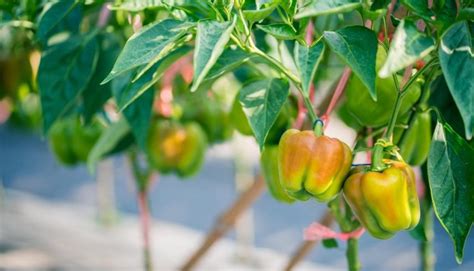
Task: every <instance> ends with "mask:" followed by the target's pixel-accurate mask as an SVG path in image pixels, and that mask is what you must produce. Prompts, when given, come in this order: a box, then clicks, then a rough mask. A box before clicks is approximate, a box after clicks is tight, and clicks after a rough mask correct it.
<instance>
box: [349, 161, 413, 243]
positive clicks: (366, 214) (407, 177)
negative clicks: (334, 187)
mask: <svg viewBox="0 0 474 271" xmlns="http://www.w3.org/2000/svg"><path fill="white" fill-rule="evenodd" d="M385 164H386V165H388V166H389V167H388V168H386V169H385V170H383V171H381V172H376V171H370V168H368V167H356V168H355V169H354V170H353V171H352V174H351V175H350V176H349V178H348V179H347V180H346V182H345V183H344V188H343V194H344V198H345V199H346V201H347V203H348V204H349V205H350V206H351V209H352V210H353V211H354V213H355V215H356V216H357V218H358V219H359V221H360V222H361V223H362V225H363V226H364V227H365V228H366V229H367V230H368V232H369V233H370V234H371V235H372V236H374V237H376V238H379V239H388V238H390V237H392V236H393V235H394V234H395V233H396V232H397V231H401V230H408V229H412V228H414V227H415V226H416V225H417V224H418V222H419V220H420V204H419V201H418V197H417V193H416V184H415V174H414V173H413V170H412V169H411V167H410V166H408V165H407V164H405V163H403V162H398V161H393V160H387V161H385Z"/></svg>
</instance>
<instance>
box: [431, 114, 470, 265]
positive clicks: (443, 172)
mask: <svg viewBox="0 0 474 271" xmlns="http://www.w3.org/2000/svg"><path fill="white" fill-rule="evenodd" d="M428 177H429V183H430V189H431V196H432V199H433V207H434V210H435V213H436V216H437V217H438V219H439V221H440V222H441V225H442V226H443V228H444V229H445V230H446V231H447V232H448V234H449V235H450V236H451V238H452V240H453V242H454V246H455V252H456V260H457V261H458V263H461V262H462V259H463V250H464V243H465V241H466V238H467V236H468V234H469V230H470V229H471V226H472V224H473V222H474V209H473V208H472V206H474V196H473V195H474V149H473V148H472V147H471V146H470V145H469V144H468V143H467V142H466V141H465V140H464V139H463V138H462V137H460V136H459V135H458V134H456V132H455V131H454V130H453V129H452V128H451V127H450V126H449V125H448V124H446V123H444V124H443V123H440V122H438V124H437V125H436V129H435V132H434V134H433V142H432V144H431V149H430V154H429V158H428Z"/></svg>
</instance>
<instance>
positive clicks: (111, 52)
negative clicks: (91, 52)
mask: <svg viewBox="0 0 474 271" xmlns="http://www.w3.org/2000/svg"><path fill="white" fill-rule="evenodd" d="M98 38H99V44H100V50H99V59H98V61H97V68H96V69H95V72H94V74H93V75H92V78H91V80H90V82H89V84H88V85H87V87H86V89H85V90H84V92H83V93H82V98H83V103H84V118H85V120H86V123H88V122H89V121H90V120H91V119H92V117H93V115H94V114H95V113H97V112H98V111H100V110H101V109H102V106H103V105H104V103H105V102H106V101H107V100H108V99H109V98H110V97H111V96H112V91H111V85H110V84H105V85H101V84H100V82H101V81H102V79H104V77H105V76H107V74H108V72H109V71H110V69H112V66H113V65H114V63H115V60H116V59H117V56H118V55H119V53H120V50H121V48H122V47H121V46H120V42H119V40H118V38H117V37H116V36H115V35H114V34H112V33H104V34H102V35H99V36H98Z"/></svg>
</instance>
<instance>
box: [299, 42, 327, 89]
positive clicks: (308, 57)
mask: <svg viewBox="0 0 474 271" xmlns="http://www.w3.org/2000/svg"><path fill="white" fill-rule="evenodd" d="M294 50H295V52H294V55H295V62H296V67H297V68H298V72H299V75H300V78H301V84H302V87H303V93H304V95H305V96H306V97H309V87H310V86H311V82H313V78H314V75H315V74H316V69H317V68H318V65H319V62H321V59H322V58H323V53H324V43H323V42H322V41H321V40H319V41H317V42H316V43H314V44H313V45H311V46H310V47H308V46H306V45H301V44H300V43H296V45H295V49H294Z"/></svg>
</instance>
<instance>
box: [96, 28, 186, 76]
mask: <svg viewBox="0 0 474 271" xmlns="http://www.w3.org/2000/svg"><path fill="white" fill-rule="evenodd" d="M193 25H194V24H193V23H188V22H182V21H178V20H173V19H167V20H163V21H160V22H157V23H154V24H152V25H150V26H147V27H144V28H143V29H142V30H141V31H140V32H137V33H135V34H134V35H133V36H132V37H130V39H128V41H127V43H126V44H125V46H124V48H123V50H122V52H121V53H120V55H119V57H118V59H117V61H116V62H115V65H114V67H113V68H112V71H111V72H110V74H109V75H108V76H107V78H105V79H104V81H103V82H102V83H103V84H105V83H107V82H109V81H110V80H112V79H113V78H115V77H117V76H119V75H121V74H123V73H124V72H126V71H130V70H133V69H135V68H137V67H145V68H142V70H141V73H142V74H144V73H145V72H146V70H147V69H146V68H150V67H151V66H152V65H154V64H155V63H156V62H158V61H159V60H161V59H162V58H163V57H165V56H166V55H168V54H169V52H170V51H172V50H174V49H175V46H176V43H178V41H179V40H180V39H181V38H182V37H183V36H184V35H186V34H187V33H188V32H189V29H190V28H191V27H193Z"/></svg>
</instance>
